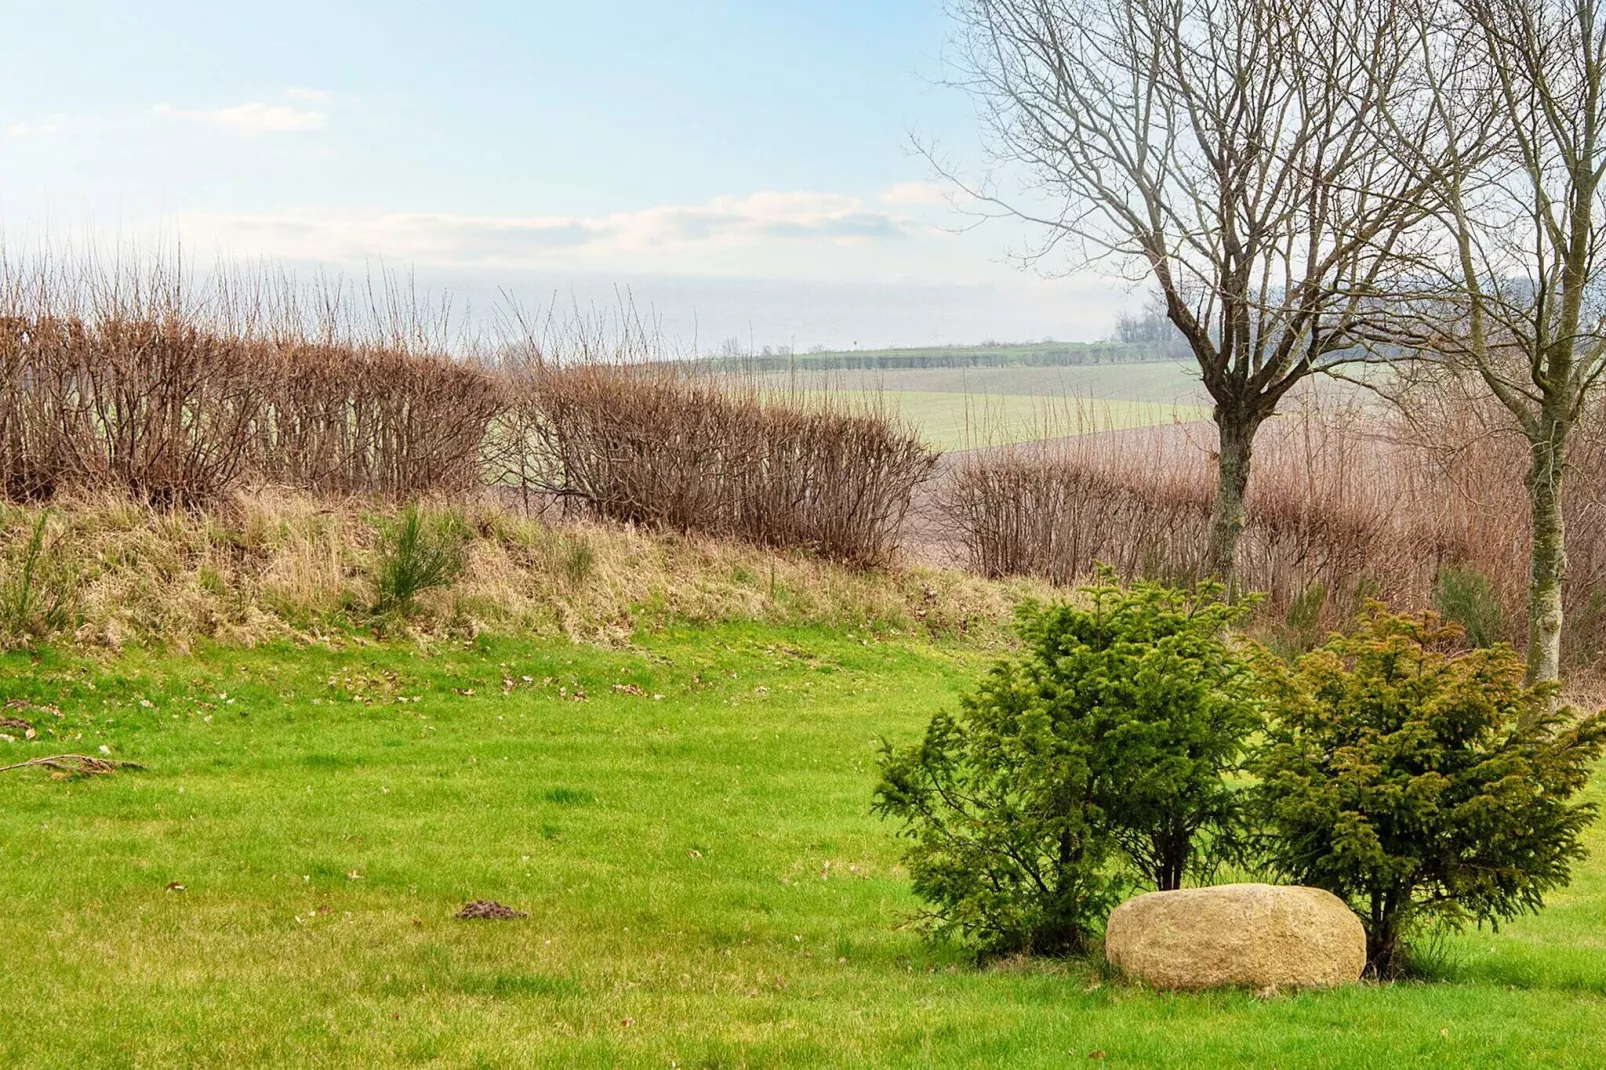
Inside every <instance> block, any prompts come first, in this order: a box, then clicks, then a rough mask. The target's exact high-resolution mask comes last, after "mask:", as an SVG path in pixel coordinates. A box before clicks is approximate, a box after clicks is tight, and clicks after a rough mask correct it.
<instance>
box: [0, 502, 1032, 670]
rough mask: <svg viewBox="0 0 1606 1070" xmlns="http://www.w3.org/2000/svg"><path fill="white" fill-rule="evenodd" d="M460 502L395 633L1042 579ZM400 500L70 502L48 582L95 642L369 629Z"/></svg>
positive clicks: (954, 623) (1011, 588)
mask: <svg viewBox="0 0 1606 1070" xmlns="http://www.w3.org/2000/svg"><path fill="white" fill-rule="evenodd" d="M436 508H446V506H437V507H436ZM455 508H458V509H459V510H460V511H461V513H462V515H463V517H464V519H465V520H466V521H467V525H468V527H469V528H470V530H471V531H472V532H473V538H472V540H471V543H470V549H469V557H468V565H467V568H466V570H465V571H464V573H463V574H462V575H461V576H460V577H459V579H458V580H457V582H456V583H454V584H453V585H452V586H451V587H450V588H448V589H445V590H437V591H431V592H428V593H426V594H424V595H423V596H422V597H421V598H420V600H419V612H418V613H417V614H416V616H414V617H413V618H411V619H410V620H408V621H407V622H406V623H405V625H402V624H399V623H398V622H394V621H391V622H386V623H385V625H384V626H385V627H387V628H388V629H390V630H392V631H394V630H397V629H403V630H405V631H408V632H410V633H414V634H417V635H420V636H430V635H446V634H451V635H465V634H476V633H479V632H482V631H488V632H492V633H512V632H518V633H532V632H533V633H537V634H552V635H565V636H569V637H571V638H573V639H576V640H583V641H591V642H596V641H601V642H623V641H625V640H627V639H628V637H629V636H630V635H631V634H632V632H633V631H635V630H636V629H637V628H639V627H642V626H653V625H656V624H660V623H664V622H668V621H671V620H683V621H692V622H712V621H731V620H751V621H763V622H769V623H776V624H789V623H798V624H801V623H831V624H841V625H844V626H848V625H866V626H876V627H883V628H894V629H905V630H911V631H916V630H918V631H922V632H932V633H937V634H960V633H970V632H980V633H984V634H991V633H995V632H997V631H998V629H999V626H1000V625H1001V624H1002V623H1004V622H1005V621H1006V620H1007V619H1008V616H1009V613H1010V610H1011V607H1012V606H1013V605H1014V603H1015V602H1016V601H1017V600H1018V599H1019V598H1020V597H1021V596H1022V595H1023V594H1026V593H1031V592H1040V591H1041V590H1043V588H1042V586H1041V585H1040V584H1036V583H1033V582H1031V581H1009V582H994V581H988V580H984V579H979V578H976V577H974V576H971V575H969V574H967V573H964V572H960V571H956V570H944V569H934V568H926V567H918V566H912V567H902V568H888V569H881V570H873V571H865V570H856V569H848V568H844V567H841V566H837V565H833V564H830V563H828V562H824V561H821V560H819V559H818V558H815V557H811V556H808V555H806V554H801V553H787V552H780V551H774V550H768V549H763V548H758V547H753V546H750V545H747V544H744V543H740V542H735V541H725V540H718V539H711V538H705V537H697V536H686V535H670V534H662V533H654V532H650V531H647V530H645V529H640V528H634V527H630V526H620V525H614V524H606V523H597V522H588V521H576V522H565V523H561V524H556V525H552V524H547V523H544V522H542V521H539V520H532V519H528V518H526V517H524V516H523V515H522V514H521V513H519V512H517V511H513V510H509V509H506V508H503V507H501V506H500V505H498V504H496V503H495V502H493V501H489V500H480V501H475V502H472V503H470V504H468V505H462V506H456V507H455ZM388 509H389V507H388V506H378V505H375V504H374V503H373V502H370V501H362V500H336V499H328V498H319V497H314V496H310V495H307V494H302V493H295V492H288V491H282V490H272V489H265V490H258V491H254V492H251V493H248V494H241V495H239V496H238V497H236V498H233V499H231V500H230V501H228V502H227V503H226V504H225V505H224V506H223V507H220V508H218V509H216V510H213V511H208V512H199V511H159V510H153V509H151V508H149V507H146V506H142V505H139V504H136V503H134V502H132V501H130V500H129V499H128V498H126V497H123V496H120V495H112V494H107V495H101V496H93V497H77V498H70V499H61V500H58V501H57V502H56V503H55V504H54V505H53V506H52V507H51V509H50V513H49V519H48V521H47V528H46V531H47V537H46V551H47V552H46V558H47V561H48V563H49V566H50V567H49V569H48V570H47V571H48V573H49V577H50V578H49V579H48V580H45V581H42V582H50V583H58V584H67V585H69V587H70V591H71V608H72V624H71V625H70V627H69V628H68V629H66V631H67V632H70V638H71V639H72V640H73V641H75V642H76V643H77V644H79V645H81V646H86V647H108V648H113V649H115V648H119V647H121V646H123V645H125V644H138V645H145V644H169V645H174V646H178V647H187V646H188V645H190V644H191V643H193V642H195V641H197V640H212V641H216V642H220V643H223V644H229V645H247V646H249V645H253V644H257V643H261V642H264V641H270V640H276V639H285V640H291V641H318V640H322V639H328V638H331V637H337V636H340V635H344V634H348V633H350V632H351V631H352V630H353V629H358V630H366V629H367V628H369V627H370V626H373V625H374V623H375V621H374V619H373V618H372V617H371V616H370V615H369V610H368V607H369V606H371V605H373V603H374V601H375V598H374V589H373V585H372V579H371V576H372V570H373V563H374V559H375V556H376V544H377V539H378V531H379V524H380V523H381V522H382V521H383V520H384V519H386V518H387V517H388V516H389V515H390V513H389V512H388ZM38 515H39V507H35V506H0V577H11V576H14V575H15V574H16V573H17V572H18V570H19V569H20V567H21V562H22V558H23V555H24V553H25V551H26V546H27V542H28V538H29V535H30V533H31V530H32V525H33V523H34V522H35V520H36V518H37V517H38ZM13 638H14V639H15V638H16V637H13ZM64 638H67V636H66V635H61V636H58V637H57V641H61V640H62V639H64Z"/></svg>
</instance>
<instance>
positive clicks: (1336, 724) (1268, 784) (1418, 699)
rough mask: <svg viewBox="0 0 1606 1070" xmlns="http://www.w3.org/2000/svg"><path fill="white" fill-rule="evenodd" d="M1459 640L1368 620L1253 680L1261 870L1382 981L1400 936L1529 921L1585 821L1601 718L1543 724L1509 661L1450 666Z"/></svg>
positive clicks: (1456, 634)
mask: <svg viewBox="0 0 1606 1070" xmlns="http://www.w3.org/2000/svg"><path fill="white" fill-rule="evenodd" d="M1460 637H1461V630H1460V628H1459V627H1456V626H1454V625H1445V624H1443V623H1441V622H1440V620H1439V618H1438V617H1436V616H1435V615H1433V614H1424V615H1422V616H1416V617H1400V616H1391V615H1389V614H1388V613H1386V612H1384V610H1383V609H1382V607H1381V606H1374V607H1373V609H1372V610H1371V612H1370V615H1369V616H1368V617H1367V618H1366V619H1365V620H1364V621H1363V622H1362V628H1361V630H1360V632H1359V633H1358V634H1356V635H1354V636H1348V637H1336V638H1334V639H1332V640H1331V641H1329V642H1328V643H1327V644H1326V645H1325V646H1323V647H1320V648H1318V649H1317V650H1315V651H1313V652H1312V653H1310V654H1307V655H1305V656H1304V657H1303V658H1301V659H1299V661H1298V662H1297V663H1296V664H1294V665H1293V666H1289V665H1286V664H1284V663H1283V662H1281V661H1279V660H1277V659H1274V658H1270V657H1268V658H1266V659H1265V660H1264V664H1263V667H1262V668H1263V679H1264V684H1263V686H1264V687H1265V691H1266V696H1267V700H1268V707H1269V709H1268V712H1269V713H1270V715H1271V719H1270V723H1269V727H1268V729H1267V733H1266V738H1265V743H1264V745H1263V746H1262V747H1261V748H1260V749H1259V751H1258V753H1257V754H1256V756H1255V758H1254V759H1253V761H1252V763H1251V768H1252V770H1253V772H1254V773H1255V774H1256V775H1257V776H1258V778H1259V785H1258V787H1257V789H1256V797H1257V804H1258V805H1257V809H1258V813H1259V816H1260V820H1261V822H1262V823H1263V828H1264V831H1265V833H1266V837H1265V842H1266V846H1267V851H1268V854H1269V858H1270V861H1271V863H1272V865H1273V867H1274V868H1275V869H1276V870H1277V871H1279V872H1280V873H1281V874H1282V875H1283V876H1285V877H1287V878H1289V879H1291V880H1294V881H1297V882H1299V883H1302V884H1311V885H1315V886H1317V887H1320V888H1326V889H1328V890H1329V891H1331V892H1333V893H1335V894H1336V895H1338V896H1339V897H1340V898H1342V899H1344V900H1346V901H1347V902H1348V903H1349V904H1350V906H1351V907H1353V908H1354V909H1355V911H1356V912H1357V913H1358V914H1359V915H1360V916H1361V920H1362V922H1363V923H1364V925H1365V927H1366V939H1367V956H1368V960H1369V964H1370V968H1371V970H1372V971H1374V972H1375V973H1376V975H1377V976H1379V977H1392V976H1396V975H1398V974H1399V973H1400V972H1401V971H1402V970H1403V968H1404V967H1405V965H1406V963H1407V947H1406V940H1407V938H1408V937H1409V935H1410V934H1411V933H1412V932H1413V931H1419V932H1420V931H1425V928H1426V927H1428V926H1431V925H1434V924H1439V925H1447V926H1449V927H1451V928H1460V927H1462V926H1464V925H1465V924H1466V923H1467V922H1469V921H1476V922H1479V923H1481V922H1484V921H1487V922H1490V923H1492V924H1498V923H1499V922H1500V921H1501V920H1503V919H1509V918H1512V917H1515V916H1517V915H1518V914H1522V913H1527V912H1536V911H1538V909H1539V908H1540V906H1541V905H1542V902H1543V897H1544V895H1545V893H1546V892H1548V891H1550V890H1552V889H1555V888H1559V887H1562V886H1564V885H1565V884H1566V883H1567V881H1568V879H1569V876H1570V871H1571V866H1572V864H1573V862H1574V861H1576V860H1577V859H1579V858H1580V857H1582V855H1583V847H1582V845H1581V843H1580V841H1579V834H1580V833H1581V832H1582V831H1583V829H1584V827H1585V826H1586V825H1587V824H1588V823H1589V822H1590V820H1591V819H1592V818H1593V817H1594V812H1595V811H1594V807H1593V805H1592V804H1588V803H1575V802H1572V801H1571V800H1572V799H1573V797H1574V796H1575V795H1576V794H1577V793H1578V792H1579V791H1580V790H1581V789H1582V788H1583V787H1584V785H1585V783H1586V781H1587V779H1588V775H1589V766H1590V764H1591V763H1592V762H1593V761H1594V760H1595V758H1597V757H1598V756H1599V755H1600V753H1601V750H1602V746H1603V744H1606V714H1600V713H1597V714H1594V715H1591V716H1588V717H1582V718H1579V717H1577V716H1576V715H1575V714H1574V713H1573V711H1571V710H1570V709H1566V708H1562V709H1556V708H1555V698H1556V690H1555V687H1554V685H1541V686H1535V687H1525V686H1524V685H1523V682H1522V678H1523V665H1522V662H1521V660H1520V659H1519V658H1518V657H1517V656H1516V654H1514V653H1513V652H1512V651H1511V649H1510V648H1509V647H1504V646H1497V647H1494V648H1493V649H1487V650H1474V651H1470V652H1462V653H1455V652H1452V647H1453V645H1454V644H1455V642H1456V641H1457V640H1458V639H1460Z"/></svg>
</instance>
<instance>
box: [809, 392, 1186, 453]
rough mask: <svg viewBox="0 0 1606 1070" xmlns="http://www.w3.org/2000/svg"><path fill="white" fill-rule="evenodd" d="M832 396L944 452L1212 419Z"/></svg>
mask: <svg viewBox="0 0 1606 1070" xmlns="http://www.w3.org/2000/svg"><path fill="white" fill-rule="evenodd" d="M830 396H831V397H832V398H833V399H834V400H836V401H838V402H840V403H843V404H845V405H847V406H848V407H850V408H853V407H858V406H863V405H870V404H876V403H879V404H881V405H884V406H885V407H886V409H887V410H888V411H889V412H892V413H896V414H897V415H898V416H899V417H901V418H902V419H903V420H904V421H906V422H907V423H908V424H909V425H911V426H913V427H915V428H918V429H919V431H920V433H921V435H922V437H924V438H925V440H926V441H928V442H930V443H931V444H932V445H934V446H939V447H941V448H943V449H945V450H963V449H974V448H976V447H979V446H996V445H1003V444H1005V443H1010V442H1031V441H1034V440H1037V439H1044V438H1060V437H1063V436H1065V435H1080V434H1087V433H1089V432H1093V431H1124V430H1128V429H1131V428H1134V427H1153V426H1155V425H1157V424H1168V423H1172V422H1174V421H1180V422H1184V423H1187V422H1191V421H1194V420H1205V419H1209V412H1208V411H1207V410H1206V409H1204V408H1201V407H1200V406H1197V405H1169V404H1161V403H1159V402H1153V401H1124V400H1115V399H1108V400H1106V399H1085V398H1070V399H1067V398H1059V399H1056V398H1050V397H1034V396H1031V395H1026V394H951V393H938V392H932V391H915V390H887V391H885V392H879V393H878V392H874V391H852V390H841V391H833V392H831V394H830Z"/></svg>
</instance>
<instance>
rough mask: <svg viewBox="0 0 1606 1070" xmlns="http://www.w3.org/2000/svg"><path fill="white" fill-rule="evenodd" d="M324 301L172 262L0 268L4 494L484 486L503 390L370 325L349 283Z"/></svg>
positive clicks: (267, 281)
mask: <svg viewBox="0 0 1606 1070" xmlns="http://www.w3.org/2000/svg"><path fill="white" fill-rule="evenodd" d="M312 296H313V297H316V298H317V299H318V301H321V302H322V303H321V304H317V303H316V302H314V305H315V307H314V308H313V309H312V310H311V311H308V310H306V309H305V308H304V305H303V301H304V299H305V297H306V295H304V294H302V293H301V292H300V291H299V290H298V289H297V287H296V286H295V284H294V283H293V282H292V281H288V280H284V279H278V278H274V277H269V276H265V275H258V276H252V275H249V274H247V275H244V276H236V275H231V274H229V273H227V272H220V273H218V274H217V275H216V276H215V277H214V278H211V279H210V280H207V282H205V283H204V284H197V283H195V282H194V281H193V280H191V279H190V278H189V277H188V276H187V275H186V274H185V273H184V272H183V271H182V270H180V268H179V267H178V266H176V265H171V264H168V263H165V262H163V261H160V260H158V261H154V262H149V263H142V264H138V265H136V266H132V267H122V266H113V267H110V268H108V267H105V266H103V265H102V264H101V262H99V261H97V260H96V259H95V258H93V257H92V256H87V255H86V256H84V257H82V258H78V259H71V258H69V259H66V260H57V261H51V260H48V259H45V260H40V261H37V262H27V263H18V262H13V261H9V260H0V493H3V494H4V496H5V497H7V498H9V499H11V500H14V501H28V500H40V499H45V498H49V497H50V496H52V495H54V494H56V493H58V492H63V491H76V492H85V491H91V492H92V491H98V490H105V489H115V490H119V491H122V492H125V493H128V494H130V495H132V496H133V497H134V498H136V499H138V500H139V501H142V502H145V503H148V504H152V505H157V506H164V507H165V506H173V505H185V506H196V505H200V504H204V503H210V502H216V501H219V500H221V499H222V498H223V497H224V496H225V495H226V493H227V492H229V491H231V490H233V489H236V488H239V487H241V486H243V485H244V484H245V483H246V482H247V481H251V482H258V483H260V482H263V481H268V482H280V483H285V484H289V485H292V486H297V487H302V488H305V489H313V490H320V491H329V492H335V493H364V494H377V495H382V496H388V497H403V496H417V495H427V494H436V493H449V492H462V491H465V490H469V489H472V488H473V487H474V486H476V485H477V483H478V463H479V448H480V442H481V439H482V438H483V436H484V434H485V430H486V427H487V425H488V424H489V422H490V421H491V419H492V418H493V417H494V416H495V414H496V413H497V412H498V411H499V410H500V408H501V406H502V404H503V396H502V392H501V390H500V386H499V384H498V382H497V381H496V380H495V379H494V378H493V377H492V376H490V375H488V374H486V373H485V372H484V371H482V370H479V369H478V368H475V367H472V366H470V365H469V364H468V363H466V362H464V361H461V360H457V359H453V358H451V357H448V356H447V355H445V350H444V348H443V346H442V344H441V340H440V338H439V337H437V336H432V335H430V334H429V332H428V331H426V330H423V329H422V328H420V327H419V326H418V319H419V317H418V314H417V312H416V310H414V311H413V312H412V313H411V314H410V316H411V318H410V319H409V316H408V315H402V314H400V313H397V312H396V310H395V309H385V308H374V309H370V310H369V313H368V314H367V318H366V319H364V318H363V317H362V316H357V315H355V314H347V313H346V312H345V311H343V310H342V306H341V304H340V298H341V291H340V290H339V288H338V286H337V287H335V288H333V289H324V290H314V291H312ZM380 296H382V297H383V299H385V300H391V299H393V298H394V299H395V300H400V299H401V295H393V294H386V295H380ZM378 299H379V297H376V300H378ZM314 339H317V340H316V341H315V340H314Z"/></svg>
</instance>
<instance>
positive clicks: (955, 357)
mask: <svg viewBox="0 0 1606 1070" xmlns="http://www.w3.org/2000/svg"><path fill="white" fill-rule="evenodd" d="M1175 359H1177V358H1176V357H1175V356H1174V355H1172V354H1168V353H1165V352H1164V351H1163V350H1162V349H1161V348H1160V347H1158V346H1154V345H1148V344H1134V343H1129V342H1041V343H1034V344H1029V345H979V346H928V347H923V348H912V349H863V350H853V351H832V352H819V353H753V354H743V355H740V356H719V357H705V358H703V359H702V360H701V362H700V363H702V364H703V365H704V366H706V367H707V368H708V369H709V370H712V371H719V372H741V373H747V374H766V373H773V372H786V371H890V370H892V369H896V368H1043V367H1049V368H1056V367H1068V366H1076V365H1085V364H1132V363H1137V362H1140V361H1162V360H1175Z"/></svg>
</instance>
